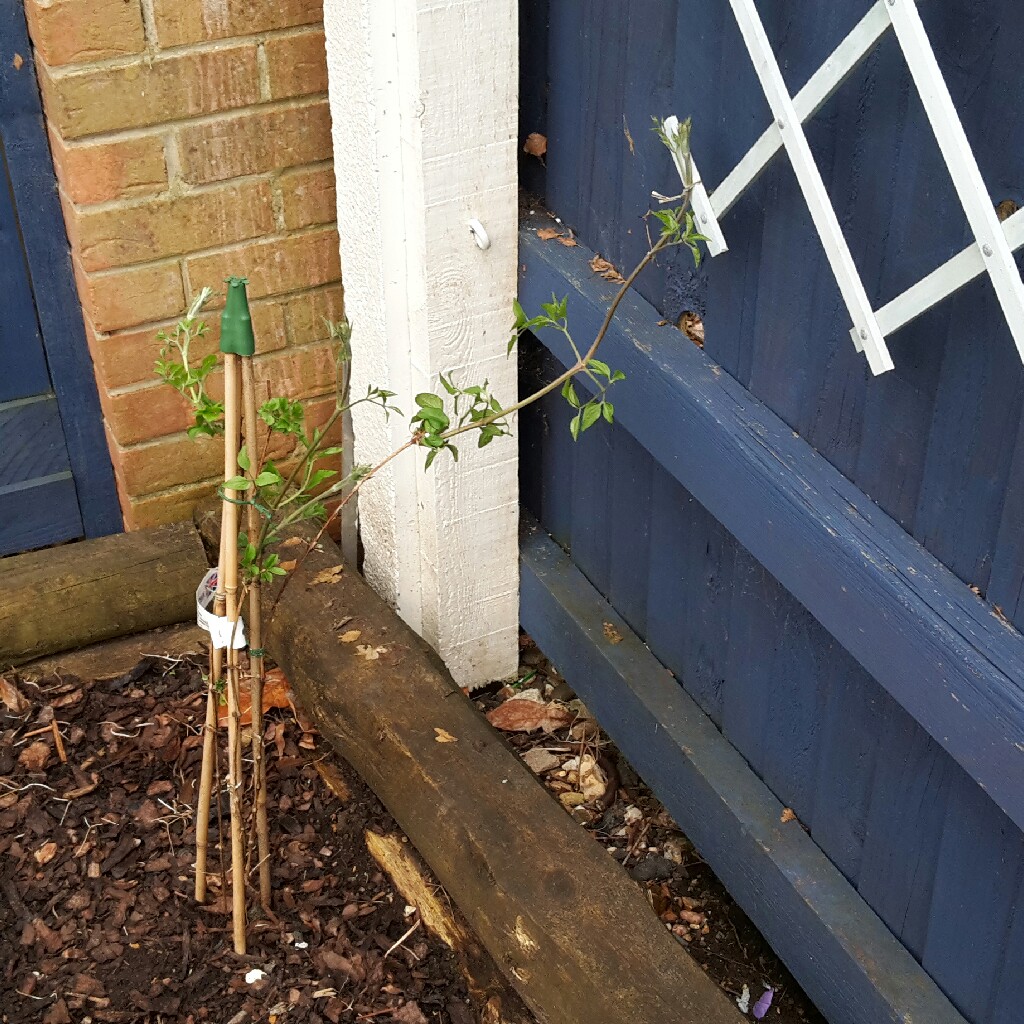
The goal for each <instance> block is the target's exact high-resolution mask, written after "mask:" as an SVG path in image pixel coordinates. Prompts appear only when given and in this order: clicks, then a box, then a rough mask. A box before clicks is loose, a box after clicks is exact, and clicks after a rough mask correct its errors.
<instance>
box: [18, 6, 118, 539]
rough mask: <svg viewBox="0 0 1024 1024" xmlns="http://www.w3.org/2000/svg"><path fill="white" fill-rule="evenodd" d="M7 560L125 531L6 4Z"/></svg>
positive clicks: (33, 109)
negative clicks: (63, 543) (47, 547)
mask: <svg viewBox="0 0 1024 1024" xmlns="http://www.w3.org/2000/svg"><path fill="white" fill-rule="evenodd" d="M0 296H2V298H0V556H2V555H6V554H11V553H12V552H17V551H24V550H27V549H29V548H36V547H42V546H44V545H47V544H54V543H57V542H59V541H66V540H71V539H74V538H78V537H83V536H99V535H103V534H106V533H111V532H114V531H116V530H119V529H120V528H121V518H120V513H119V510H118V507H117V500H116V494H115V491H114V481H113V472H112V469H111V466H110V458H109V455H108V453H107V448H106V444H105V442H104V438H103V428H102V419H101V414H100V408H99V400H98V398H97V395H96V386H95V382H94V378H93V373H92V365H91V362H90V360H89V353H88V349H87V347H86V343H85V337H84V331H83V328H82V322H81V310H80V307H79V304H78V297H77V295H76V293H75V288H74V284H73V279H72V273H71V261H70V256H69V253H68V246H67V239H66V236H65V231H64V222H63V219H62V217H61V209H60V203H59V201H58V199H57V193H56V187H55V181H54V174H53V165H52V163H51V161H50V154H49V150H48V148H47V143H46V135H45V129H44V127H43V121H42V115H41V110H40V104H39V94H38V90H37V87H36V79H35V70H34V67H33V62H32V55H31V48H30V45H29V41H28V38H27V35H26V31H25V22H24V14H23V11H22V10H21V6H20V0H0Z"/></svg>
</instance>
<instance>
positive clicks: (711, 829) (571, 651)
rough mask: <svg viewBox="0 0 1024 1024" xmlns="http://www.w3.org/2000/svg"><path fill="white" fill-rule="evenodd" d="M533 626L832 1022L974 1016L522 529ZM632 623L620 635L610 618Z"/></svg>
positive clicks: (561, 561) (572, 575)
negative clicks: (611, 632) (961, 1009)
mask: <svg viewBox="0 0 1024 1024" xmlns="http://www.w3.org/2000/svg"><path fill="white" fill-rule="evenodd" d="M520 568H521V576H520V578H521V580H522V591H521V602H522V613H521V617H522V620H523V626H524V627H525V628H526V629H527V630H528V631H529V633H530V634H531V636H532V637H533V639H534V640H535V641H536V642H537V644H538V646H539V647H540V648H541V650H543V651H544V653H545V654H546V655H547V656H548V657H549V658H551V659H552V661H553V662H554V663H555V664H556V665H557V666H558V668H559V671H560V672H561V673H562V674H563V675H564V676H565V678H566V679H567V680H568V682H569V683H570V684H571V685H572V687H573V688H574V689H575V690H576V691H577V693H579V695H580V696H581V697H582V698H583V700H584V701H585V702H586V704H587V707H588V708H590V710H591V711H592V712H593V713H594V714H595V715H596V716H597V718H598V720H599V721H600V722H601V723H602V725H603V726H604V728H605V729H607V731H608V733H609V734H610V735H611V737H612V739H613V740H614V741H615V743H616V744H618V746H619V748H620V749H621V750H622V751H623V753H625V754H626V756H627V757H629V759H630V761H631V762H632V764H633V766H634V767H635V768H636V769H637V771H638V772H639V773H640V774H641V775H642V776H643V777H644V778H645V779H647V780H648V782H649V783H650V784H651V785H652V786H653V788H654V789H655V791H656V792H657V794H658V796H659V797H660V798H661V800H662V801H663V802H664V804H665V806H666V807H668V809H669V811H671V813H672V814H673V816H674V817H675V819H676V820H677V821H678V822H679V825H680V826H681V827H682V828H683V829H684V830H685V831H686V834H687V836H688V837H689V838H690V839H691V840H692V841H693V843H694V844H695V846H696V847H697V849H698V850H699V851H700V853H701V856H703V857H704V858H705V859H706V860H707V862H708V863H709V864H710V865H711V867H712V869H713V870H714V872H715V874H716V875H717V876H718V877H719V878H720V879H721V881H722V882H723V883H724V884H725V886H726V888H727V889H728V890H729V892H730V893H731V894H732V896H733V897H734V898H735V899H736V900H737V902H738V903H739V904H740V906H742V907H743V909H744V911H745V912H746V913H747V914H748V915H749V917H750V918H751V920H752V921H753V922H754V923H755V924H756V925H757V926H758V928H760V930H761V932H762V933H763V934H764V936H765V937H766V938H767V939H768V941H769V942H770V943H771V945H772V947H773V948H774V949H775V950H776V952H777V953H778V954H779V955H780V956H781V957H782V958H783V960H785V962H786V964H787V966H788V967H789V969H790V970H791V971H792V972H793V975H794V976H795V977H796V979H797V981H799V982H800V984H801V986H802V987H803V988H804V990H805V991H806V992H807V994H808V995H809V996H810V997H811V999H813V1000H814V1002H815V1003H816V1004H817V1005H818V1007H819V1008H820V1009H821V1010H822V1012H823V1013H824V1014H825V1016H826V1017H827V1018H828V1019H829V1021H830V1022H831V1024H880V1022H883V1021H893V1022H896V1021H899V1022H903V1021H928V1022H929V1024H964V1019H963V1017H961V1016H960V1014H959V1013H958V1012H957V1010H956V1009H955V1008H954V1007H953V1006H952V1004H951V1003H950V1002H949V1000H948V999H947V998H946V997H945V996H944V995H943V994H942V993H941V992H940V991H939V989H938V987H937V986H936V985H935V983H934V982H933V981H932V980H931V978H929V977H928V975H927V974H926V973H925V971H924V969H923V968H922V967H921V966H920V964H918V963H917V961H916V960H914V958H913V957H912V956H911V955H910V954H909V953H908V952H907V950H906V949H904V947H903V946H902V945H900V943H899V942H898V941H897V940H896V939H895V938H894V937H893V935H892V933H891V932H890V931H889V930H888V929H887V928H886V926H885V924H884V923H883V922H882V921H881V920H880V919H879V918H878V917H877V916H876V915H875V914H874V912H873V911H872V910H871V908H870V907H868V905H867V904H866V903H865V902H864V901H863V899H861V897H860V896H859V895H858V893H857V892H856V890H855V889H854V888H853V887H852V886H851V885H850V883H849V882H847V880H846V879H845V878H844V877H843V875H842V874H841V873H840V872H839V870H838V869H837V868H836V867H834V866H833V865H832V864H831V862H830V861H829V860H828V858H827V857H826V856H825V855H824V854H823V853H822V852H821V850H820V849H819V848H818V847H817V846H816V845H815V843H814V841H813V840H812V839H811V838H810V836H808V835H807V834H806V833H805V832H804V831H803V829H802V828H801V827H800V823H799V822H798V821H796V820H790V821H785V822H784V821H783V820H782V812H783V807H782V804H781V803H779V801H778V800H777V799H776V798H775V796H774V795H773V794H772V793H771V791H770V790H769V789H768V787H767V786H766V785H765V784H764V783H763V782H761V780H760V779H758V778H757V776H756V775H755V774H754V772H753V770H752V769H751V768H750V767H749V766H748V765H747V763H746V762H745V761H744V760H743V758H742V757H741V756H740V754H739V753H738V752H737V751H736V750H735V748H733V747H732V746H731V744H730V743H729V742H728V740H726V739H725V737H723V736H722V734H721V733H720V732H719V731H718V729H716V728H715V726H714V724H713V723H712V722H711V720H710V719H709V718H708V717H707V716H706V715H705V714H704V713H703V712H702V711H701V710H700V708H699V707H698V706H697V704H696V703H695V702H694V701H693V699H692V698H691V697H689V696H688V695H687V694H686V692H685V691H684V690H683V688H682V687H681V686H680V684H679V683H678V681H677V680H676V679H674V678H673V677H672V674H671V673H670V672H669V671H668V670H667V669H666V668H665V667H664V666H663V665H662V664H661V663H660V662H659V661H658V660H657V659H656V658H655V657H654V655H653V654H651V652H650V651H649V650H648V649H647V647H646V646H645V645H644V643H643V642H642V641H641V640H640V639H639V638H638V637H637V636H636V634H634V633H633V632H632V631H631V630H630V628H629V627H628V626H627V625H626V623H625V621H623V620H622V619H621V618H620V617H619V616H618V615H617V614H616V613H615V611H614V609H613V608H612V607H611V605H609V604H608V602H607V601H605V600H604V598H602V597H601V595H600V594H599V593H598V592H597V591H596V590H595V589H594V587H593V586H591V584H590V583H589V582H588V581H587V580H586V578H585V577H584V576H583V574H582V573H581V572H580V571H579V570H578V569H577V568H575V567H574V566H573V564H572V562H571V561H570V560H569V558H568V556H566V555H565V553H564V552H563V551H562V550H561V548H559V547H558V545H557V544H555V542H554V541H553V540H551V539H550V538H549V537H548V535H547V534H546V533H544V532H543V531H542V530H541V529H540V528H539V527H538V526H537V524H536V523H535V522H524V525H523V528H522V535H521V563H520ZM609 622H610V623H611V624H612V626H614V628H615V630H616V631H617V632H618V633H619V634H620V635H621V636H622V640H621V642H619V641H617V642H615V643H610V642H609V641H608V639H607V636H606V633H605V623H609Z"/></svg>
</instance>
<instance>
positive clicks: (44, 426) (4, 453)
mask: <svg viewBox="0 0 1024 1024" xmlns="http://www.w3.org/2000/svg"><path fill="white" fill-rule="evenodd" d="M0 439H2V441H3V443H2V445H0V487H5V486H9V485H11V484H23V483H25V482H26V481H28V480H32V479H35V478H38V477H48V476H53V475H54V474H55V473H64V472H68V471H70V469H71V463H70V462H69V461H68V453H67V448H66V447H65V445H64V432H63V431H62V430H61V426H60V413H59V412H58V411H57V400H56V399H55V398H54V397H53V395H48V396H46V395H44V396H40V397H38V398H29V399H20V400H19V401H16V402H8V403H5V404H0ZM46 512H47V509H46V507H45V506H42V507H41V508H40V509H39V511H38V512H37V515H42V516H45V515H46Z"/></svg>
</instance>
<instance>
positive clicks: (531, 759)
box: [523, 747, 562, 775]
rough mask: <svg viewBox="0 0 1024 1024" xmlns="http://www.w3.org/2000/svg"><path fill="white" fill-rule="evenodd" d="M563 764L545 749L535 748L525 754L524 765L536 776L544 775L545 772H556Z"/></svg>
mask: <svg viewBox="0 0 1024 1024" xmlns="http://www.w3.org/2000/svg"><path fill="white" fill-rule="evenodd" d="M561 763H562V762H561V761H560V760H559V758H558V757H557V756H556V755H555V754H553V753H551V751H550V750H544V748H543V747H534V748H533V749H532V750H528V751H527V752H526V753H525V754H523V764H525V765H526V767H527V768H529V769H530V771H532V772H533V773H534V774H536V775H543V773H544V772H550V771H554V769H556V768H559V767H561Z"/></svg>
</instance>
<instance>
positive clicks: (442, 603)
mask: <svg viewBox="0 0 1024 1024" xmlns="http://www.w3.org/2000/svg"><path fill="white" fill-rule="evenodd" d="M517 6H518V5H517V2H516V0H447V2H446V0H326V2H325V5H324V23H325V27H326V32H327V61H328V69H329V73H330V103H331V116H332V118H333V122H334V157H335V173H336V176H337V184H338V228H339V232H340V235H341V255H342V269H343V278H344V284H345V303H346V312H347V313H348V316H349V318H350V319H351V321H352V324H353V328H354V333H353V338H352V347H353V394H354V395H356V396H358V395H359V394H360V393H363V394H365V392H366V389H367V386H368V385H370V384H375V385H378V386H380V387H387V388H389V389H390V390H392V391H395V392H397V394H398V397H397V398H396V399H395V402H396V403H397V404H398V405H399V406H400V407H401V408H402V410H403V412H405V413H406V414H407V415H408V413H410V412H411V411H412V408H413V402H412V397H413V395H415V394H416V393H417V392H420V391H426V390H436V389H437V387H438V385H437V375H438V373H439V372H444V373H448V372H449V371H451V372H453V373H454V376H455V379H456V381H457V382H458V383H461V384H475V383H481V382H482V381H483V379H484V378H487V379H488V380H489V381H490V383H491V387H492V390H493V392H494V394H495V395H496V396H497V397H498V398H499V399H501V400H502V401H506V400H513V399H514V398H515V396H516V390H517V389H516V363H515V359H514V357H513V358H512V359H508V358H506V355H505V349H506V342H507V340H508V336H509V328H510V326H511V322H512V301H513V298H514V297H515V294H516V260H517V180H516V160H517V155H518V154H517V150H518V143H517V135H518V127H517V121H518V87H519V82H518V13H517ZM471 222H478V225H477V230H476V233H474V230H473V229H472V228H471ZM480 228H482V232H481V230H480ZM482 243H484V244H486V247H482ZM353 421H354V422H353V426H354V433H355V459H356V461H357V462H358V463H366V464H373V463H376V462H378V461H380V459H381V458H383V457H384V456H385V455H387V454H388V453H389V452H390V451H392V450H393V449H394V448H396V447H397V446H398V445H399V444H401V443H402V442H403V441H404V440H406V439H407V438H408V436H409V428H408V419H407V416H406V417H405V418H403V417H392V418H391V420H390V421H389V422H385V421H384V419H383V417H382V415H381V414H380V411H379V410H377V409H373V408H370V407H369V406H366V407H363V406H360V407H357V409H356V410H354V414H353ZM460 455H461V458H460V460H459V463H458V465H453V464H452V460H451V459H450V458H449V457H448V456H446V455H445V456H443V457H439V458H438V459H437V460H436V462H435V463H434V466H433V467H432V468H431V470H430V471H429V472H426V473H425V472H424V470H423V458H424V456H423V453H422V452H417V451H413V452H408V453H406V454H404V455H403V456H402V457H400V458H399V459H397V460H396V461H395V462H394V463H392V465H391V467H389V468H388V470H386V471H385V472H384V473H382V474H381V476H380V477H379V478H377V479H375V480H374V481H372V482H371V483H370V484H368V485H367V486H366V487H364V488H363V490H362V492H361V494H360V510H359V518H360V528H361V534H362V539H363V544H364V548H365V571H366V575H367V577H368V579H369V580H370V582H371V583H372V584H373V585H374V586H375V587H376V588H377V590H378V591H379V592H380V593H381V594H382V595H383V596H384V597H385V598H387V599H388V600H390V601H391V602H392V603H394V604H395V606H396V607H397V609H398V611H399V613H400V614H401V615H402V617H403V618H404V619H405V620H406V622H408V623H409V624H410V625H411V626H412V627H413V628H414V629H416V630H417V631H418V632H419V633H420V634H421V635H422V636H423V637H424V638H425V639H426V640H427V641H428V642H429V643H430V644H431V645H432V646H433V647H434V648H435V649H436V650H437V651H438V653H439V654H440V655H441V657H442V658H443V659H444V660H445V662H446V664H447V665H448V667H449V669H450V670H451V672H452V674H453V676H454V677H455V679H456V681H458V682H459V683H460V684H461V685H466V686H474V685H479V684H481V683H485V682H488V681H490V680H492V679H498V678H504V677H508V676H510V675H512V674H513V673H514V672H515V671H516V667H517V650H518V647H517V630H518V621H519V607H518V583H519V576H518V484H517V470H518V466H517V452H516V441H515V440H514V439H511V440H510V439H507V438H499V439H497V440H495V441H493V442H492V443H491V444H490V445H489V446H488V447H487V448H484V449H477V447H476V439H475V438H474V437H473V436H472V435H467V437H466V438H465V439H464V443H463V444H462V445H460ZM349 611H355V610H354V609H349Z"/></svg>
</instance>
